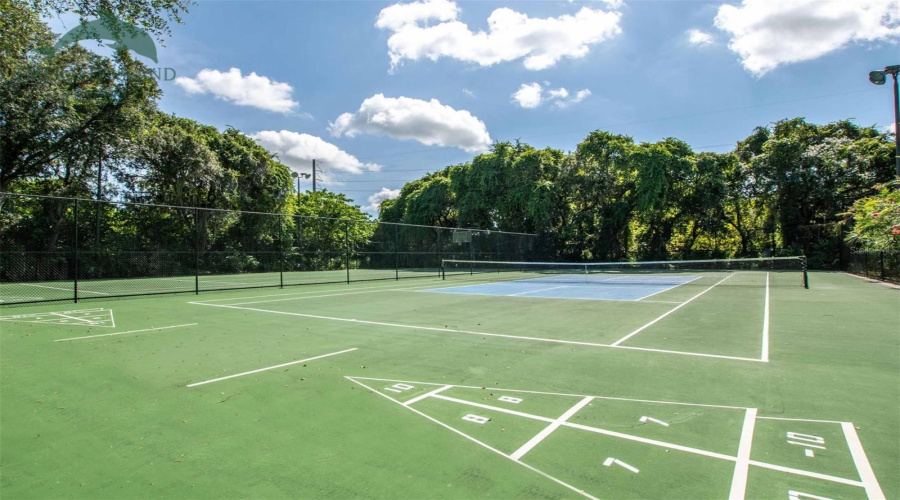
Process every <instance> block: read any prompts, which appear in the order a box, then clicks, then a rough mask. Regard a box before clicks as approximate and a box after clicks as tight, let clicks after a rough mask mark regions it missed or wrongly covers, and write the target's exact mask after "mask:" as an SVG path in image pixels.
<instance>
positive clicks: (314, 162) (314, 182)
mask: <svg viewBox="0 0 900 500" xmlns="http://www.w3.org/2000/svg"><path fill="white" fill-rule="evenodd" d="M312 174H313V193H315V192H316V159H315V158H313V172H312Z"/></svg>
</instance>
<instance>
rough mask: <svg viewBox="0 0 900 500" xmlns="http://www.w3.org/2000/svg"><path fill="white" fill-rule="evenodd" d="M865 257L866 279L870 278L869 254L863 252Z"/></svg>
mask: <svg viewBox="0 0 900 500" xmlns="http://www.w3.org/2000/svg"><path fill="white" fill-rule="evenodd" d="M863 255H864V256H865V259H863V262H864V263H865V268H866V278H868V277H869V252H863Z"/></svg>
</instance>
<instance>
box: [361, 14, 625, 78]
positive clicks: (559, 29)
mask: <svg viewBox="0 0 900 500" xmlns="http://www.w3.org/2000/svg"><path fill="white" fill-rule="evenodd" d="M606 5H607V7H608V8H610V9H612V10H609V11H606V10H602V9H591V8H588V7H582V8H581V10H579V11H578V12H577V13H575V14H574V15H568V14H565V15H561V16H559V17H548V18H532V17H528V15H527V14H522V13H520V12H516V11H514V10H512V9H509V8H506V7H503V8H499V9H496V10H494V11H493V12H492V13H491V15H490V16H489V17H488V19H487V24H488V29H487V31H476V32H473V31H472V30H471V29H469V26H468V25H466V24H465V23H463V22H461V21H459V20H457V16H458V15H459V7H458V6H457V5H456V3H455V2H451V1H449V0H425V1H424V2H413V3H398V4H394V5H391V6H390V7H387V8H385V9H383V10H382V11H381V13H380V14H379V16H378V20H377V21H376V23H375V26H377V27H378V28H382V29H386V30H389V31H391V32H392V34H391V36H390V37H389V38H388V52H389V55H390V57H391V68H392V69H394V68H396V67H397V66H398V65H399V64H400V63H401V62H402V61H403V60H405V59H409V60H411V61H417V60H419V59H430V60H432V61H436V60H438V59H439V58H441V57H449V58H451V59H457V60H459V61H465V62H470V63H475V64H478V65H480V66H492V65H494V64H498V63H501V62H509V61H514V60H517V59H523V64H524V66H525V68H527V69H530V70H542V69H546V68H549V67H551V66H554V65H556V63H557V62H559V60H560V59H563V58H566V57H567V58H572V59H578V58H581V57H584V56H586V55H587V54H588V52H590V49H591V46H592V45H597V44H599V43H602V42H603V41H605V40H607V39H609V38H610V37H613V36H615V35H617V34H619V33H621V32H622V28H621V27H620V25H619V21H620V19H621V13H620V12H617V11H615V9H616V8H618V7H619V6H621V4H620V2H615V1H613V2H607V4H606Z"/></svg>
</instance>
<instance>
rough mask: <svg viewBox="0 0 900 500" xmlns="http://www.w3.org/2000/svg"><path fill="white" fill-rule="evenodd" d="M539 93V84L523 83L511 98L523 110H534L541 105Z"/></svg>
mask: <svg viewBox="0 0 900 500" xmlns="http://www.w3.org/2000/svg"><path fill="white" fill-rule="evenodd" d="M541 93H542V91H541V84H540V83H523V84H522V86H520V87H519V90H517V91H516V92H515V93H514V94H513V95H512V98H513V100H514V101H516V102H517V103H519V106H521V107H523V108H527V109H530V108H536V107H538V106H540V105H541V100H542V97H541Z"/></svg>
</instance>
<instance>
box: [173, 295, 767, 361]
mask: <svg viewBox="0 0 900 500" xmlns="http://www.w3.org/2000/svg"><path fill="white" fill-rule="evenodd" d="M188 303H189V304H193V305H198V306H208V307H222V308H225V309H234V310H237V311H255V312H262V313H269V314H282V315H285V316H296V317H298V318H312V319H321V320H326V321H340V322H344V323H357V324H361V325H376V326H389V327H394V328H405V329H408V330H423V331H429V332H448V333H456V334H461V335H481V336H482V337H500V338H508V339H516V340H528V341H534V342H550V343H554V344H565V345H581V346H590V347H606V348H616V349H630V350H635V351H649V352H661V353H667V354H679V355H682V356H698V357H702V358H718V359H730V360H736V361H753V362H755V363H759V362H760V360H759V359H758V358H741V357H737V356H723V355H720V354H704V353H696V352H682V351H667V350H664V349H651V348H647V347H630V346H617V345H609V344H598V343H595V342H581V341H577V340H562V339H547V338H543V337H526V336H522V335H507V334H503V333H488V332H475V331H470V330H454V329H452V328H439V327H434V326H416V325H404V324H401V323H386V322H382V321H367V320H362V319H351V318H336V317H333V316H319V315H316V314H303V313H295V312H288V311H272V310H270V309H258V308H255V307H240V306H233V305H226V304H203V303H200V302H188Z"/></svg>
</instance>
